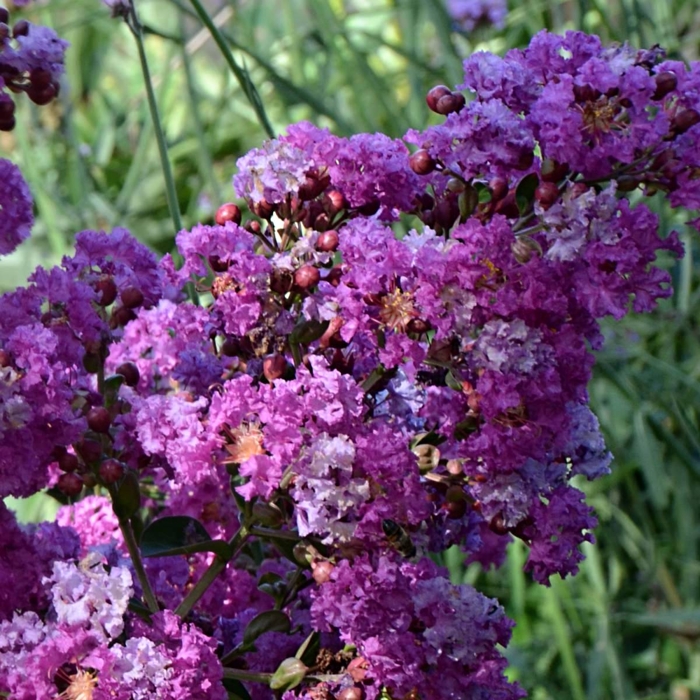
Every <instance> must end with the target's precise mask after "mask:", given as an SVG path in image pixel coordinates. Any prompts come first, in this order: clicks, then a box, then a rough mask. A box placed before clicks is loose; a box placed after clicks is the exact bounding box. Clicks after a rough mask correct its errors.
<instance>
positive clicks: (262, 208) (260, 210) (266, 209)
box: [252, 199, 275, 219]
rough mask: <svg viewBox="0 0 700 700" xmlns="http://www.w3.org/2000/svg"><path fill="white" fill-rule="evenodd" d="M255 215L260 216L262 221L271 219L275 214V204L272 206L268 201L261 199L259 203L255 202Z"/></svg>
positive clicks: (253, 207)
mask: <svg viewBox="0 0 700 700" xmlns="http://www.w3.org/2000/svg"><path fill="white" fill-rule="evenodd" d="M252 209H253V214H255V216H259V217H260V218H261V219H271V218H272V215H273V214H274V213H275V206H274V204H270V203H269V202H268V201H267V200H265V199H261V200H260V201H259V202H255V204H253V206H252Z"/></svg>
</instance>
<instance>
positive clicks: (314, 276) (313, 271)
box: [294, 265, 321, 291]
mask: <svg viewBox="0 0 700 700" xmlns="http://www.w3.org/2000/svg"><path fill="white" fill-rule="evenodd" d="M320 279H321V273H320V272H319V271H318V268H317V267H314V266H313V265H302V266H301V267H300V268H299V269H298V270H297V271H296V272H295V273H294V285H295V286H296V287H298V288H299V289H301V290H302V291H306V290H307V289H311V287H315V286H316V285H317V284H318V283H319V281H320Z"/></svg>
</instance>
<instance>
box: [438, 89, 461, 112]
mask: <svg viewBox="0 0 700 700" xmlns="http://www.w3.org/2000/svg"><path fill="white" fill-rule="evenodd" d="M466 103H467V101H466V100H465V99H464V95H460V94H459V93H453V94H451V95H445V96H444V97H441V98H440V99H439V100H438V101H437V104H436V105H435V111H436V112H437V113H438V114H442V115H445V116H446V115H448V114H452V112H459V110H460V109H462V108H463V107H464V105H465V104H466Z"/></svg>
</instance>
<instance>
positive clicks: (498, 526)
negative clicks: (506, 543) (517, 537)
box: [489, 513, 508, 535]
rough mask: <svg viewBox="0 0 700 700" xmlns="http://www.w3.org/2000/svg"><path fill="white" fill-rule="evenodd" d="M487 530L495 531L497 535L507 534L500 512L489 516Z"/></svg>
mask: <svg viewBox="0 0 700 700" xmlns="http://www.w3.org/2000/svg"><path fill="white" fill-rule="evenodd" d="M489 530H491V532H495V533H496V534H497V535H507V534H508V528H507V527H506V522H505V519H504V518H503V515H501V513H497V514H496V515H494V516H493V518H491V522H490V523H489Z"/></svg>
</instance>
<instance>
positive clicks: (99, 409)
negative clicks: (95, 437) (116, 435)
mask: <svg viewBox="0 0 700 700" xmlns="http://www.w3.org/2000/svg"><path fill="white" fill-rule="evenodd" d="M86 418H87V424H88V428H90V430H94V431H95V432H96V433H108V432H109V426H110V425H111V424H112V417H111V416H110V415H109V411H108V410H107V409H106V408H105V407H104V406H93V407H92V408H91V409H90V410H89V411H88V412H87V416H86Z"/></svg>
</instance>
